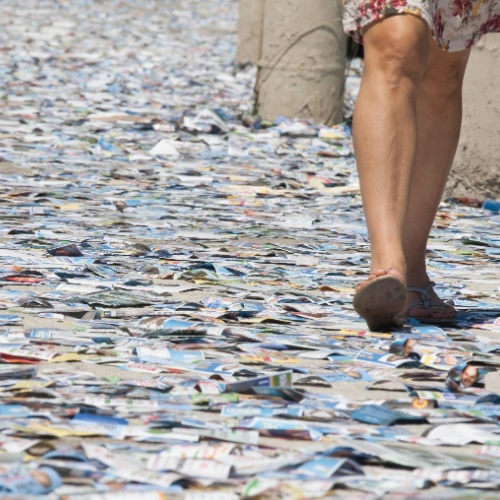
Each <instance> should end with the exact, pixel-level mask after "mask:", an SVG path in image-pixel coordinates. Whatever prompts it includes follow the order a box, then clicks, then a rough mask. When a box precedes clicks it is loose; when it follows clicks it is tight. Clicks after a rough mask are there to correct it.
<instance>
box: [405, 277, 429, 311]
mask: <svg viewBox="0 0 500 500" xmlns="http://www.w3.org/2000/svg"><path fill="white" fill-rule="evenodd" d="M435 286H436V283H434V281H430V282H429V284H428V285H427V286H425V287H423V288H422V287H418V286H411V285H407V286H406V289H407V290H408V291H409V292H417V293H419V294H420V301H418V302H415V303H414V304H412V307H415V306H416V305H423V306H424V307H429V305H430V299H431V296H430V291H431V290H432V289H433V288H434V287H435ZM407 309H408V311H409V310H410V309H411V307H408V308H407Z"/></svg>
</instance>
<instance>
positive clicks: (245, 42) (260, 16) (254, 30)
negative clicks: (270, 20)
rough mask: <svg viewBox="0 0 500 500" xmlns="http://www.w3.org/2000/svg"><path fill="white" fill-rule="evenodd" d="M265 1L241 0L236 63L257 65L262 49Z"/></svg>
mask: <svg viewBox="0 0 500 500" xmlns="http://www.w3.org/2000/svg"><path fill="white" fill-rule="evenodd" d="M264 2H265V0H239V4H238V8H239V13H238V50H237V51H236V62H237V63H239V64H246V63H252V64H257V61H258V60H259V59H260V54H261V48H262V28H263V25H264Z"/></svg>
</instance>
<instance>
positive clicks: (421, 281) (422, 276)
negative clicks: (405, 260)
mask: <svg viewBox="0 0 500 500" xmlns="http://www.w3.org/2000/svg"><path fill="white" fill-rule="evenodd" d="M431 281H432V280H431V279H430V278H429V275H428V274H427V272H426V271H417V272H415V271H410V270H409V271H408V274H407V283H408V285H410V286H417V287H425V286H427V285H428V284H429V283H430V282H431Z"/></svg>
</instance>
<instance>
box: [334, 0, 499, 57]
mask: <svg viewBox="0 0 500 500" xmlns="http://www.w3.org/2000/svg"><path fill="white" fill-rule="evenodd" d="M398 14H412V15H415V16H418V17H421V18H422V19H423V20H424V21H425V22H426V23H427V24H428V25H429V27H430V29H431V32H432V36H433V37H434V39H435V40H436V42H437V44H438V45H439V46H440V47H441V48H442V49H445V50H450V51H457V50H464V49H467V48H470V47H472V45H474V43H476V42H477V41H478V40H479V38H481V36H482V35H484V34H485V33H491V32H500V0H344V29H345V31H346V33H347V34H348V35H350V36H352V37H353V38H354V39H355V40H356V41H358V42H362V39H363V36H362V33H363V30H364V28H366V27H367V26H368V25H369V24H371V23H372V22H374V21H378V20H380V19H384V18H386V17H389V16H394V15H398Z"/></svg>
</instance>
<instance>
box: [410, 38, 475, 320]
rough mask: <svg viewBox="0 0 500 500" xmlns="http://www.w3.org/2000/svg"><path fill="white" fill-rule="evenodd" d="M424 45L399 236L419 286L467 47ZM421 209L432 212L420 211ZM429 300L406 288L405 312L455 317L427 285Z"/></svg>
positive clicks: (452, 141) (454, 131) (449, 155)
mask: <svg viewBox="0 0 500 500" xmlns="http://www.w3.org/2000/svg"><path fill="white" fill-rule="evenodd" d="M429 45H430V52H429V61H428V64H427V69H426V73H425V76H424V79H423V81H422V85H421V86H420V93H419V96H418V105H417V116H418V128H419V145H418V150H417V158H416V161H415V170H414V174H413V182H412V189H411V196H410V203H409V207H408V212H407V217H406V225H405V233H404V238H403V241H404V251H405V257H406V263H407V282H408V284H409V285H412V286H416V287H419V288H421V289H423V288H425V287H427V286H428V285H429V283H430V279H429V277H428V275H427V272H426V262H425V252H426V247H427V238H428V235H429V232H430V230H431V227H432V223H433V222H434V218H435V213H436V211H437V209H438V207H439V203H440V201H441V197H442V195H443V191H444V188H445V185H446V181H447V179H448V175H449V172H450V169H451V165H452V163H453V158H454V156H455V151H456V149H457V145H458V139H459V136H460V125H461V121H462V84H463V79H464V75H465V70H466V67H467V61H468V59H469V53H470V50H462V51H459V52H446V51H444V50H441V49H440V48H439V47H438V46H437V45H436V43H435V42H434V40H431V41H430V42H429ZM424 207H430V208H431V210H422V209H423V208H424ZM429 298H430V303H431V304H436V305H435V306H430V307H425V305H424V304H422V303H421V304H420V305H418V304H419V301H420V300H421V297H420V296H419V294H418V293H415V292H411V291H410V292H408V306H410V305H412V304H417V305H415V306H414V307H411V309H410V310H409V311H408V314H409V315H411V316H413V317H417V318H426V319H429V320H433V319H437V320H449V319H453V318H454V317H455V315H456V312H455V310H454V309H453V308H452V307H451V306H448V305H446V304H444V303H443V301H442V300H441V299H440V298H439V297H438V296H437V295H436V293H435V292H434V291H433V290H432V289H431V290H430V297H429ZM437 304H442V305H437Z"/></svg>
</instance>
